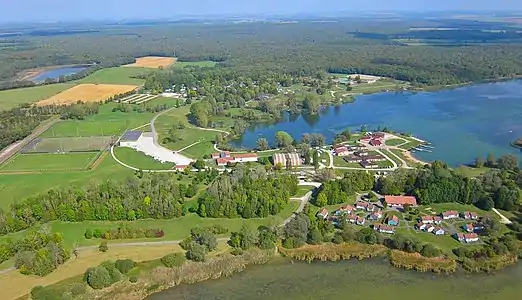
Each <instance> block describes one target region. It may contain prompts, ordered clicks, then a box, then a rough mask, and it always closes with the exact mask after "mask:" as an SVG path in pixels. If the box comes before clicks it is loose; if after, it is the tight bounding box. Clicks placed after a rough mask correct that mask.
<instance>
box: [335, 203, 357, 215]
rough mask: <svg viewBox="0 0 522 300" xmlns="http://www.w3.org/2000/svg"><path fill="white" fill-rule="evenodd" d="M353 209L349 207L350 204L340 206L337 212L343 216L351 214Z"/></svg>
mask: <svg viewBox="0 0 522 300" xmlns="http://www.w3.org/2000/svg"><path fill="white" fill-rule="evenodd" d="M354 209H355V208H354V207H353V206H351V205H350V204H347V205H346V206H341V207H340V208H339V210H338V212H340V213H344V214H351V213H352V211H354Z"/></svg>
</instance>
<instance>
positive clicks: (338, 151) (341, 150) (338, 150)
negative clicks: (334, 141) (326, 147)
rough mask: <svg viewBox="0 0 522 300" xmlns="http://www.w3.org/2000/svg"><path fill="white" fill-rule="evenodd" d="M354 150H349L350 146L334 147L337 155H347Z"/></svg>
mask: <svg viewBox="0 0 522 300" xmlns="http://www.w3.org/2000/svg"><path fill="white" fill-rule="evenodd" d="M352 152H353V151H351V152H350V151H349V150H348V148H346V147H344V146H341V147H337V148H335V149H334V153H335V155H337V156H347V155H350V154H351V153H352Z"/></svg>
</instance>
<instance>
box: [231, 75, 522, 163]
mask: <svg viewBox="0 0 522 300" xmlns="http://www.w3.org/2000/svg"><path fill="white" fill-rule="evenodd" d="M362 125H366V126H368V128H377V126H381V127H384V126H387V127H388V128H390V129H392V130H395V131H404V132H410V133H412V134H413V135H414V136H416V137H419V138H421V139H424V140H427V141H429V142H431V143H432V144H433V146H434V147H435V148H434V149H433V152H432V153H427V152H419V153H415V154H414V155H415V156H416V157H418V158H419V159H422V160H426V161H433V160H436V159H440V160H443V161H445V162H447V163H448V164H450V165H453V166H457V165H461V164H467V163H471V162H473V160H474V159H475V158H476V157H477V156H478V155H483V156H484V157H485V156H486V155H487V153H489V152H491V153H494V154H495V156H496V157H498V156H500V155H503V154H507V153H513V154H516V155H518V156H519V158H520V159H521V160H522V152H520V150H518V149H515V148H513V147H511V146H510V145H509V143H510V142H511V141H512V140H514V139H516V138H517V137H522V80H511V81H505V82H497V83H484V84H477V85H472V86H466V87H461V88H457V89H451V90H442V91H437V92H420V93H411V92H400V93H394V92H391V93H379V94H372V95H363V96H359V97H357V99H356V101H355V102H354V103H348V104H343V105H339V106H336V107H329V108H327V109H325V110H323V111H322V112H321V113H320V114H318V115H299V116H286V117H285V119H284V120H282V121H281V122H278V123H275V124H274V123H272V124H256V125H254V126H252V127H250V128H249V129H247V131H246V132H245V134H244V135H243V136H242V137H241V138H240V139H239V140H235V141H232V144H233V145H235V146H238V147H250V148H253V147H255V145H256V140H257V139H258V138H260V137H265V138H267V139H268V140H269V141H270V142H271V143H273V140H274V135H275V133H276V132H277V131H280V130H282V131H286V132H288V133H290V134H291V135H292V136H293V137H294V138H295V139H300V138H301V136H302V135H303V134H304V133H322V134H323V135H324V136H325V137H326V138H327V140H328V141H329V142H331V141H332V140H333V138H334V137H335V135H336V134H337V133H340V132H342V131H343V130H345V129H346V128H351V129H353V130H357V129H360V127H361V126H362Z"/></svg>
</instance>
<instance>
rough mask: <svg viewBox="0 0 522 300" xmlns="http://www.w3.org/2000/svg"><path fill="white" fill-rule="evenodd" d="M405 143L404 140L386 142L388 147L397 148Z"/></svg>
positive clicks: (393, 139) (395, 139) (394, 139)
mask: <svg viewBox="0 0 522 300" xmlns="http://www.w3.org/2000/svg"><path fill="white" fill-rule="evenodd" d="M404 143H405V141H404V140H402V139H397V138H392V139H389V140H386V146H397V145H400V144H404Z"/></svg>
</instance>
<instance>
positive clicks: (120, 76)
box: [75, 67, 152, 85]
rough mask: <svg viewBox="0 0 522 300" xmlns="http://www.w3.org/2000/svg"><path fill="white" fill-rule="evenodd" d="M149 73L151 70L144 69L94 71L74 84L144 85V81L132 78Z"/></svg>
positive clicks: (119, 68) (124, 68)
mask: <svg viewBox="0 0 522 300" xmlns="http://www.w3.org/2000/svg"><path fill="white" fill-rule="evenodd" d="M150 72H152V70H150V69H146V68H126V67H116V68H107V69H102V70H99V71H96V72H94V73H93V74H91V75H89V76H87V77H85V78H83V79H80V80H78V81H75V83H94V84H130V85H141V84H143V83H145V80H144V79H139V78H133V77H135V76H137V75H143V74H149V73H150Z"/></svg>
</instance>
